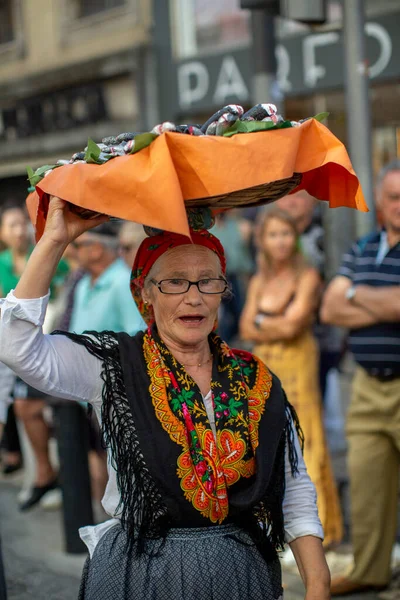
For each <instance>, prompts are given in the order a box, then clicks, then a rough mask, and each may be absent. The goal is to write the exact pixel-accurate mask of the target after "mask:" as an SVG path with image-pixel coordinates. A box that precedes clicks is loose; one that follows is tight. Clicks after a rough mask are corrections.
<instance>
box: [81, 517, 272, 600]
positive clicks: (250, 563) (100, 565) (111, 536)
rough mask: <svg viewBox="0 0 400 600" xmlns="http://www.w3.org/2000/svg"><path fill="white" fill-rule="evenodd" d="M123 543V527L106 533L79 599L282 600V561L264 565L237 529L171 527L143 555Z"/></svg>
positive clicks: (86, 570) (87, 567)
mask: <svg viewBox="0 0 400 600" xmlns="http://www.w3.org/2000/svg"><path fill="white" fill-rule="evenodd" d="M125 543H126V533H125V532H124V530H123V529H122V528H121V526H120V525H116V526H115V527H112V528H111V529H110V530H109V531H107V532H106V533H105V535H104V536H103V537H102V538H101V540H100V541H99V543H98V545H97V546H96V549H95V551H94V554H93V557H92V558H91V559H89V558H88V559H87V561H86V564H85V567H84V570H83V575H82V582H81V587H80V591H79V599H78V600H192V599H193V600H194V599H196V600H227V598H229V599H230V600H244V599H246V600H282V599H283V592H282V579H281V567H280V563H279V560H276V561H274V562H271V563H266V562H265V560H264V559H263V558H262V556H261V554H260V553H259V551H258V550H257V548H256V547H255V545H254V543H253V542H252V540H251V538H250V537H249V535H248V534H247V533H246V532H244V531H243V530H241V529H239V528H238V527H236V526H234V525H220V526H216V527H202V528H194V529H172V530H170V532H169V533H168V535H167V538H166V541H165V543H164V545H163V546H162V547H161V548H160V542H159V541H154V540H149V541H148V551H147V552H146V554H142V555H141V556H139V557H136V556H134V555H133V553H132V552H131V553H129V552H127V551H126V546H125ZM152 546H153V547H152ZM157 550H158V552H157ZM154 551H155V552H154Z"/></svg>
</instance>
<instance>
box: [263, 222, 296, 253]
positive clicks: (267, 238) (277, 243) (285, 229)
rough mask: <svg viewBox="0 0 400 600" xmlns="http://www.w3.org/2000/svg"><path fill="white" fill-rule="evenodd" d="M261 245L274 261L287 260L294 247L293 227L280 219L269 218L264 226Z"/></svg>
mask: <svg viewBox="0 0 400 600" xmlns="http://www.w3.org/2000/svg"><path fill="white" fill-rule="evenodd" d="M261 247H262V250H263V251H264V252H265V253H266V254H267V256H268V257H269V258H270V260H272V261H274V262H284V261H286V260H289V259H290V258H291V257H292V256H293V254H294V252H295V248H296V236H295V234H294V232H293V229H292V228H291V227H290V225H288V223H285V222H284V221H281V220H280V219H275V218H272V219H270V220H269V221H268V222H267V223H266V225H265V227H264V231H263V234H262V238H261Z"/></svg>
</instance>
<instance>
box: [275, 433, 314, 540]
mask: <svg viewBox="0 0 400 600" xmlns="http://www.w3.org/2000/svg"><path fill="white" fill-rule="evenodd" d="M292 426H293V427H294V425H292ZM294 439H295V448H296V452H297V456H298V459H299V464H298V471H299V472H298V473H296V474H295V476H294V477H293V475H292V470H291V466H290V461H289V452H288V448H287V444H286V452H285V477H286V490H285V498H284V501H283V515H284V523H285V540H286V542H288V543H289V542H293V541H294V540H295V539H296V538H299V537H304V536H305V535H313V536H315V537H318V538H321V539H322V540H323V539H324V532H323V529H322V525H321V521H320V519H319V516H318V509H317V494H316V491H315V486H314V484H313V483H312V481H311V479H310V477H309V475H308V473H307V469H306V465H305V463H304V459H303V455H302V452H301V448H300V443H299V439H298V437H297V433H296V432H294Z"/></svg>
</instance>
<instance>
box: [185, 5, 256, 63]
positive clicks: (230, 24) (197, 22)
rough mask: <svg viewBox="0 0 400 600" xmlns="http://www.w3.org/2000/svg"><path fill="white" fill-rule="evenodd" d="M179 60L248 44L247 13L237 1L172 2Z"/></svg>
mask: <svg viewBox="0 0 400 600" xmlns="http://www.w3.org/2000/svg"><path fill="white" fill-rule="evenodd" d="M175 14H176V17H177V19H176V28H175V31H176V32H177V40H176V42H177V46H178V54H179V57H180V58H184V57H186V56H194V55H197V54H204V53H208V52H215V51H219V50H225V49H227V48H235V47H238V46H239V47H240V46H244V45H248V44H249V43H250V19H249V17H250V12H249V11H247V10H242V9H241V8H240V0H218V1H216V0H175Z"/></svg>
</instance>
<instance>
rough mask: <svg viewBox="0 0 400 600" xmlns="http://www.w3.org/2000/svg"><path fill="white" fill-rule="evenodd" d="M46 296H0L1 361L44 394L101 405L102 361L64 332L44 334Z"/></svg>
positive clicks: (47, 297)
mask: <svg viewBox="0 0 400 600" xmlns="http://www.w3.org/2000/svg"><path fill="white" fill-rule="evenodd" d="M48 300H49V295H47V296H43V297H42V298H33V299H30V300H22V299H19V298H16V297H15V296H14V294H13V292H12V291H11V292H10V293H9V294H8V296H7V297H6V298H3V299H0V309H1V316H0V361H2V362H4V363H5V364H6V365H8V366H9V367H10V368H11V369H12V370H13V371H14V372H15V373H16V374H17V375H18V376H19V377H21V379H23V380H24V381H25V382H26V383H28V384H29V385H31V386H32V387H34V388H36V389H38V390H40V391H42V392H44V393H45V394H48V395H52V396H55V397H57V398H64V399H67V400H79V401H83V402H90V403H92V404H94V405H96V404H97V405H99V404H101V393H102V387H103V382H102V380H101V377H100V374H101V369H102V363H101V361H100V360H99V359H98V358H96V357H95V356H92V355H91V354H90V353H89V352H88V351H87V350H86V348H85V347H84V346H81V345H79V344H76V343H75V342H73V341H72V340H70V339H69V338H68V337H66V336H64V335H44V334H43V331H42V325H43V321H44V317H45V314H46V307H47V303H48Z"/></svg>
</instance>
